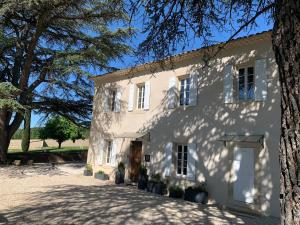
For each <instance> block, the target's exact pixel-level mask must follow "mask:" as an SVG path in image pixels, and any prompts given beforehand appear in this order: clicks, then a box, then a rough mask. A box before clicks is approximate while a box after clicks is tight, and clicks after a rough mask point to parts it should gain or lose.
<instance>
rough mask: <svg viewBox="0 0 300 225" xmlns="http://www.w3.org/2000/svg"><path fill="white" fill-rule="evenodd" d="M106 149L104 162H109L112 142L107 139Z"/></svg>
mask: <svg viewBox="0 0 300 225" xmlns="http://www.w3.org/2000/svg"><path fill="white" fill-rule="evenodd" d="M106 144H107V149H106V163H107V164H109V163H111V152H112V142H111V141H107V143H106Z"/></svg>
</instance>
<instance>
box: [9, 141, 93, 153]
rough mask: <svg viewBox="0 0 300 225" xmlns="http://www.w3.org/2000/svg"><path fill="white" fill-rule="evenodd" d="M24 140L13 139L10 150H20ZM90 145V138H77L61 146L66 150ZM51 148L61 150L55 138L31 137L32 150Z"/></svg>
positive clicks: (85, 147)
mask: <svg viewBox="0 0 300 225" xmlns="http://www.w3.org/2000/svg"><path fill="white" fill-rule="evenodd" d="M21 142H22V140H20V139H15V140H11V142H10V145H9V147H8V149H10V152H20V151H21V149H22V147H21ZM88 146H89V140H88V139H85V140H76V141H75V142H73V141H72V140H67V141H64V142H63V143H62V145H61V147H62V148H63V149H65V150H69V149H72V150H79V149H87V148H88ZM47 149H49V150H51V151H61V150H59V149H58V143H57V141H55V140H53V139H47V140H45V141H44V140H41V139H31V140H30V147H29V150H30V151H41V150H42V151H44V150H47Z"/></svg>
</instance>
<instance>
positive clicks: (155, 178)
mask: <svg viewBox="0 0 300 225" xmlns="http://www.w3.org/2000/svg"><path fill="white" fill-rule="evenodd" d="M147 191H149V192H152V193H155V194H159V195H163V194H165V192H166V185H165V183H164V182H163V181H162V180H161V176H160V174H159V173H156V174H154V175H152V176H151V179H150V181H149V182H148V184H147Z"/></svg>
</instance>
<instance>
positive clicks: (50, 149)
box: [8, 146, 88, 153]
mask: <svg viewBox="0 0 300 225" xmlns="http://www.w3.org/2000/svg"><path fill="white" fill-rule="evenodd" d="M87 150H88V147H79V146H78V147H62V148H57V147H46V148H42V149H29V151H28V153H38V152H78V151H87ZM8 153H23V152H22V150H21V149H9V150H8Z"/></svg>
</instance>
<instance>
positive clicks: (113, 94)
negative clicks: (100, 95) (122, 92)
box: [110, 90, 117, 112]
mask: <svg viewBox="0 0 300 225" xmlns="http://www.w3.org/2000/svg"><path fill="white" fill-rule="evenodd" d="M110 96H111V102H110V110H111V111H112V112H114V111H115V109H116V97H117V91H116V90H111V93H110Z"/></svg>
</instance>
